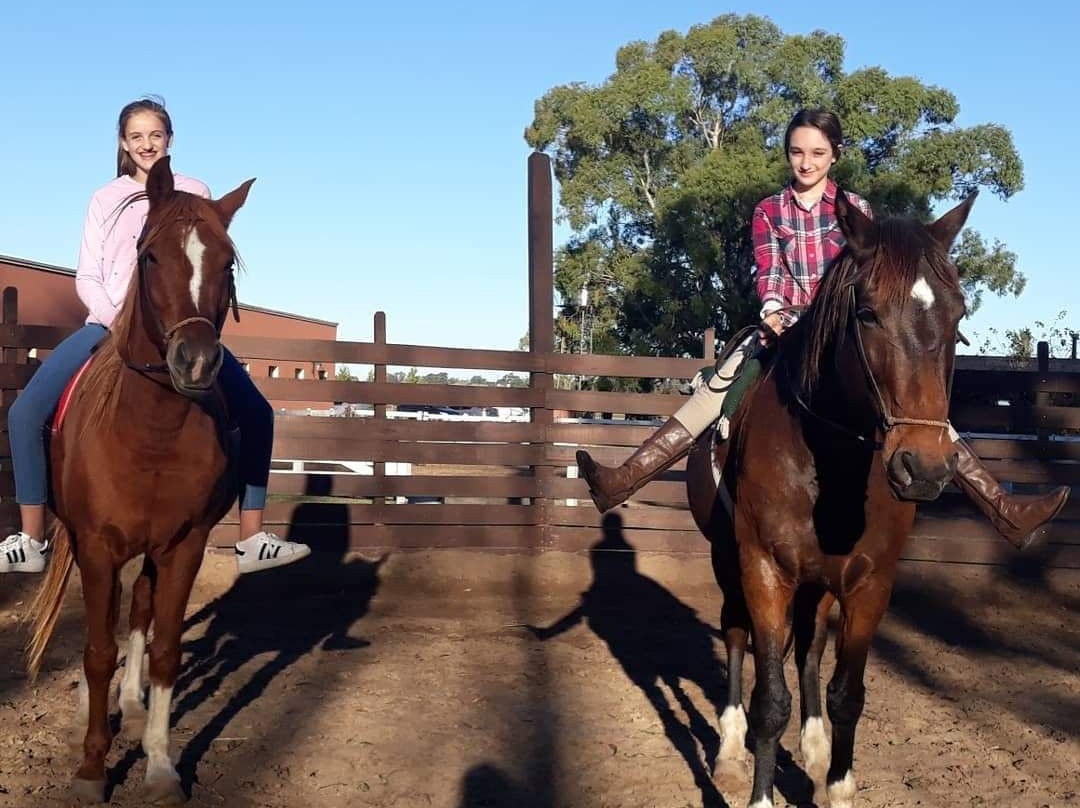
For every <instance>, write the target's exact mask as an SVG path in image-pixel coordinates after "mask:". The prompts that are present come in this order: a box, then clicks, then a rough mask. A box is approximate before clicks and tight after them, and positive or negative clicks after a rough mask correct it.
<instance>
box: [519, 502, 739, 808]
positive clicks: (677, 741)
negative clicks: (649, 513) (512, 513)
mask: <svg viewBox="0 0 1080 808" xmlns="http://www.w3.org/2000/svg"><path fill="white" fill-rule="evenodd" d="M602 530H603V538H602V539H601V540H600V541H598V542H597V543H596V544H594V545H593V546H592V547H591V548H590V550H589V562H590V564H591V566H592V572H593V581H592V585H591V586H590V587H589V589H588V590H586V591H585V592H584V593H582V595H581V602H580V603H579V604H578V605H577V607H575V608H574V609H573V610H572V611H570V612H568V613H567V614H566V615H564V616H563V617H561V618H559V619H558V620H557V621H556V622H555V623H553V624H552V625H550V626H547V627H536V626H530V627H529V630H530V631H531V632H532V633H533V635H534V636H535V637H537V638H538V639H540V640H542V641H546V640H549V639H551V638H553V637H557V636H558V635H560V634H562V633H564V632H566V631H568V630H570V629H571V628H573V627H574V626H576V625H578V624H579V623H582V622H584V623H585V624H587V625H588V627H589V628H590V629H591V630H592V631H593V632H594V633H595V634H596V635H597V636H598V637H599V638H600V639H601V640H603V641H604V643H605V644H606V645H607V646H608V649H609V650H610V651H611V654H612V656H613V657H614V658H615V659H616V660H617V661H618V662H619V664H620V665H621V666H622V669H623V671H624V672H625V673H626V675H627V677H629V679H630V681H632V682H633V683H634V685H636V686H637V687H638V688H639V689H640V690H641V691H642V693H643V694H644V695H645V697H646V698H647V699H648V701H649V703H650V704H651V705H652V707H653V709H654V710H655V711H656V714H657V716H658V717H659V719H660V722H661V724H662V725H663V727H664V734H665V735H666V736H667V738H668V740H669V741H670V742H671V744H672V746H673V747H674V748H675V749H676V750H677V751H678V752H679V754H680V755H681V756H682V758H683V760H685V761H686V765H687V766H688V767H689V769H690V772H691V773H692V775H693V777H694V783H695V785H697V787H698V788H699V789H700V790H701V795H702V799H703V800H704V805H705V808H714V807H716V808H719V806H725V805H726V803H725V802H724V799H723V797H722V796H721V795H720V792H719V791H718V790H717V788H716V786H715V785H714V783H713V781H712V776H711V771H712V770H713V768H714V767H715V765H716V759H717V755H718V753H719V750H720V736H719V734H718V733H717V732H716V730H715V729H713V727H712V725H711V724H710V723H709V721H708V720H706V718H705V716H703V715H702V714H701V711H700V710H699V709H698V708H697V706H696V705H695V704H694V703H693V701H692V700H691V699H690V697H689V695H688V694H687V692H686V690H685V689H684V683H691V684H694V685H696V686H697V687H699V688H700V689H701V691H702V692H703V693H704V694H705V698H706V699H707V700H708V701H709V702H710V703H711V704H712V705H713V709H714V710H715V711H716V713H717V714H718V715H719V713H720V712H721V711H722V710H723V708H724V704H725V702H726V699H727V675H726V666H725V665H724V664H723V663H721V662H720V660H719V659H718V658H717V657H716V654H715V651H714V649H713V638H714V637H717V636H719V632H718V631H717V629H715V628H714V627H712V626H710V625H709V624H708V623H706V622H704V621H703V620H701V619H700V618H699V617H698V615H697V612H696V611H695V610H694V609H692V608H690V607H689V606H687V605H686V604H685V603H683V602H682V601H681V600H679V599H678V598H676V597H675V596H674V595H672V594H671V593H670V592H669V591H668V590H667V589H665V588H664V587H663V586H661V585H660V584H658V583H657V582H656V581H654V580H653V579H652V578H649V577H648V576H646V575H642V574H641V573H640V572H638V570H637V553H636V551H635V550H634V548H633V546H632V545H630V543H629V542H627V540H626V538H625V536H624V535H623V530H622V519H621V518H620V517H619V516H618V515H616V514H608V515H606V516H605V517H604V520H603V526H602ZM664 686H666V688H667V690H668V692H670V693H671V696H672V697H673V698H674V699H675V702H676V703H677V704H678V705H679V706H680V707H681V708H682V710H683V712H684V713H685V714H686V716H687V721H686V722H685V723H684V722H683V721H682V720H681V719H680V718H679V716H678V715H677V714H676V713H675V711H674V710H673V709H672V705H671V703H670V702H669V700H668V697H667V696H666V695H665V693H664V689H663V687H664Z"/></svg>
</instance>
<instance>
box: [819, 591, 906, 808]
mask: <svg viewBox="0 0 1080 808" xmlns="http://www.w3.org/2000/svg"><path fill="white" fill-rule="evenodd" d="M891 591H892V577H891V576H886V575H873V576H871V577H870V578H869V579H868V580H867V581H866V583H865V584H863V585H862V586H860V587H859V589H858V590H856V591H855V592H854V593H852V594H851V595H847V596H845V597H843V598H842V599H841V601H840V607H841V612H842V616H843V627H842V629H841V631H840V636H839V637H838V638H837V644H836V670H835V671H834V672H833V677H832V679H831V680H830V681H829V688H828V693H827V696H826V705H827V707H828V710H829V719H830V720H831V721H832V763H831V765H830V766H829V775H828V784H829V785H828V792H829V806H830V808H853V807H854V805H855V776H854V775H853V774H852V771H851V769H852V764H853V761H854V757H855V727H856V726H857V725H858V723H859V717H860V716H861V715H862V710H863V703H864V702H865V700H866V688H865V686H864V685H863V673H864V672H865V670H866V655H867V652H868V651H869V650H870V641H871V640H872V639H873V636H874V631H876V630H877V626H878V623H879V622H880V621H881V616H882V615H883V614H884V613H885V608H886V607H887V606H888V605H889V594H890V592H891Z"/></svg>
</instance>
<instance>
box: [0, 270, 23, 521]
mask: <svg viewBox="0 0 1080 808" xmlns="http://www.w3.org/2000/svg"><path fill="white" fill-rule="evenodd" d="M18 322H19V290H18V289H16V288H15V287H14V286H8V287H7V288H6V289H4V296H3V308H2V311H0V323H3V324H4V325H17V324H18ZM2 359H3V364H4V365H5V366H6V367H12V368H13V367H14V366H15V365H16V364H17V363H18V361H19V349H18V348H15V347H9V346H5V347H4V349H3V352H2ZM17 383H18V382H12V384H17ZM18 394H19V391H18V390H16V389H14V388H5V389H3V390H0V430H3V434H4V437H5V438H9V439H8V440H6V441H4V443H5V444H6V446H7V447H10V445H11V442H10V436H9V434H8V411H9V410H10V409H11V405H12V404H14V403H15V397H16V396H18ZM10 451H11V450H10V448H8V449H7V452H5V454H8V453H10ZM0 476H2V477H3V478H4V485H3V490H4V491H5V492H7V491H14V490H15V477H14V472H13V467H12V465H11V458H10V457H4V458H3V460H0ZM3 499H4V504H3V505H0V527H2V528H3V530H4V533H5V534H6V533H7V532H8V531H9V529H10V530H14V529H15V527H16V526H17V522H16V521H15V517H16V514H17V513H18V508H17V507H16V506H15V502H14V499H10V498H9V497H8V496H4V498H3Z"/></svg>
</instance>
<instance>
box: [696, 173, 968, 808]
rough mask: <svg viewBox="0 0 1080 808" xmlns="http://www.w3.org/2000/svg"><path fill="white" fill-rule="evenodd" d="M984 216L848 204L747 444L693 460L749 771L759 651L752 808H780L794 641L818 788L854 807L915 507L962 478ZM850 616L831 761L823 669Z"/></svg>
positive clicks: (710, 446)
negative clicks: (776, 803)
mask: <svg viewBox="0 0 1080 808" xmlns="http://www.w3.org/2000/svg"><path fill="white" fill-rule="evenodd" d="M973 201H974V196H972V197H969V198H968V199H967V200H965V201H964V202H963V203H961V204H960V205H958V206H957V207H956V208H954V209H953V210H951V211H950V212H949V213H946V214H945V215H944V216H943V217H942V218H941V219H939V220H938V221H936V222H934V223H933V224H930V225H922V224H919V223H918V222H915V221H911V220H899V219H889V220H885V221H883V222H880V223H878V222H874V221H871V220H870V219H869V218H867V217H866V216H865V215H863V213H862V212H861V211H860V210H859V209H858V208H857V207H855V206H854V205H851V204H850V203H849V202H848V201H847V200H846V199H845V198H844V196H843V194H842V193H840V194H837V202H836V210H837V217H838V219H839V226H840V228H841V230H842V231H843V233H844V235H845V237H846V238H847V248H846V249H845V251H844V253H843V254H842V255H841V256H840V257H839V258H838V260H837V262H836V265H835V266H834V267H833V268H832V269H830V271H829V272H828V273H827V274H826V276H825V277H824V279H823V281H822V283H821V286H820V287H819V289H818V291H817V295H816V297H815V299H814V302H813V303H812V304H811V305H810V307H809V308H808V309H807V310H806V312H805V313H804V315H803V316H802V318H801V319H800V320H799V321H798V322H797V323H796V324H795V325H794V326H792V327H791V328H790V329H789V330H788V331H786V332H785V333H784V334H783V335H782V336H781V337H780V338H779V339H778V340H777V343H776V346H775V352H774V354H773V357H772V359H771V361H769V362H767V371H766V372H765V373H764V374H763V376H762V378H761V380H760V381H759V382H758V383H757V384H756V385H755V386H754V387H753V388H751V389H750V391H749V392H748V393H747V395H746V397H745V399H744V400H743V402H742V403H741V405H740V408H739V411H738V413H737V414H736V417H735V419H734V421H733V424H732V431H731V434H732V437H731V440H730V441H728V442H726V443H724V442H718V441H716V440H715V438H714V436H713V433H712V432H707V433H706V434H705V435H703V436H702V437H701V438H700V439H699V440H698V442H697V444H696V445H695V447H694V450H693V451H692V452H691V455H690V459H689V461H688V468H687V487H688V494H689V499H690V506H691V509H692V510H693V513H694V517H695V519H696V521H697V523H698V526H699V527H700V528H701V530H702V532H703V533H704V534H705V536H706V537H707V538H709V540H710V541H711V542H712V557H713V568H714V571H715V574H716V579H717V582H718V583H719V584H720V587H721V589H722V590H723V592H724V604H723V610H722V613H721V626H722V630H723V635H724V643H725V645H726V646H727V655H728V667H729V675H730V693H729V698H728V704H727V706H726V708H725V710H724V712H723V714H722V715H721V719H720V724H721V731H722V735H723V745H722V749H721V753H720V757H721V758H722V759H731V758H734V757H737V756H739V755H741V753H742V748H743V746H744V743H745V737H746V729H747V719H746V715H745V713H744V712H743V707H742V690H741V677H742V662H743V656H744V653H745V650H746V646H747V636H748V634H752V635H753V653H754V661H755V671H756V676H755V683H754V689H753V693H752V695H751V698H750V713H749V719H750V720H749V725H750V727H751V728H752V729H753V739H752V744H753V747H752V751H753V754H754V784H753V792H752V795H751V798H750V800H751V805H752V808H770V806H772V804H773V803H772V791H773V779H774V773H775V770H776V757H777V746H778V744H779V740H780V736H781V734H782V733H783V731H784V728H785V727H786V726H787V723H788V719H789V717H790V713H791V693H790V692H789V690H788V686H787V683H786V682H785V680H784V669H783V663H784V657H785V655H786V653H787V651H788V650H789V649H790V643H791V642H794V647H795V654H796V662H797V665H798V670H799V688H800V707H801V710H802V734H801V739H802V743H801V747H802V755H803V763H804V765H805V766H806V769H807V772H808V773H809V774H810V776H811V778H812V779H813V780H814V782H815V784H817V785H818V786H822V785H825V786H826V791H827V793H828V798H829V804H830V805H831V806H832V808H851V806H852V805H853V804H854V795H855V780H854V777H853V775H852V771H851V769H852V759H853V755H854V744H855V727H856V724H857V723H858V720H859V716H860V715H861V713H862V708H863V700H864V695H865V689H864V686H863V671H864V668H865V665H866V656H867V651H868V649H869V647H870V641H871V638H872V637H873V634H874V631H875V630H876V628H877V625H878V622H879V621H880V619H881V616H882V614H883V613H884V611H885V608H886V606H887V604H888V602H889V595H890V593H891V591H892V586H893V581H894V579H895V577H896V567H897V560H898V558H899V556H900V550H901V547H902V546H903V544H904V542H905V540H906V539H907V536H908V533H909V532H910V530H911V526H912V523H913V522H914V519H915V500H932V499H935V498H936V497H937V496H938V495H939V494H940V493H941V491H942V489H943V487H944V486H945V484H946V483H947V482H948V480H949V479H950V478H951V477H952V475H953V472H954V471H955V469H956V462H957V454H956V451H955V449H954V448H953V442H952V439H951V438H950V437H949V434H950V428H949V425H948V423H947V421H946V419H947V418H948V411H949V388H950V385H951V380H952V370H953V362H954V355H955V342H956V339H957V325H958V323H959V321H960V318H961V317H962V316H963V314H964V311H965V307H964V296H963V292H962V290H961V287H960V282H959V277H958V275H957V271H956V268H955V267H954V266H953V265H952V264H951V263H950V262H949V258H948V254H949V250H950V247H951V245H952V243H953V240H954V239H955V237H956V235H957V233H958V232H959V231H960V229H961V228H962V227H963V224H964V222H965V220H966V219H967V215H968V211H969V210H970V208H971V204H972V202H973ZM721 479H722V480H723V482H724V485H721V484H720V480H721ZM836 601H838V602H839V603H840V628H839V635H838V638H837V643H836V653H837V662H836V670H835V673H834V674H833V677H832V679H831V681H830V682H829V686H828V693H827V699H826V702H827V706H828V711H829V718H830V720H831V722H832V741H831V749H830V742H829V739H828V738H827V736H826V733H825V728H824V724H823V722H822V719H821V700H820V693H819V689H818V688H819V686H818V666H819V663H820V660H821V655H822V652H823V650H824V647H825V641H826V634H827V630H826V617H827V615H828V612H829V609H830V607H831V606H832V604H833V603H834V602H836ZM789 611H790V612H791V614H792V615H793V617H792V628H791V633H790V634H789V629H788V614H789ZM830 756H831V763H830ZM823 781H824V782H823Z"/></svg>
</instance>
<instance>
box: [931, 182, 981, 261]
mask: <svg viewBox="0 0 1080 808" xmlns="http://www.w3.org/2000/svg"><path fill="white" fill-rule="evenodd" d="M978 195H979V192H978V191H977V190H976V191H975V192H974V193H973V194H971V196H969V197H968V198H967V199H965V200H964V201H963V202H961V203H960V204H959V205H957V206H956V207H955V208H953V209H952V210H950V211H949V212H948V213H946V214H945V215H944V216H942V217H941V218H940V219H938V220H937V221H936V222H934V223H933V224H931V225H928V226H927V228H926V229H927V230H929V231H930V237H931V238H933V239H934V241H936V242H937V243H938V244H939V245H940V246H941V249H943V250H945V252H948V251H949V250H950V249H951V248H952V245H953V242H954V241H955V240H956V236H957V234H958V233H959V232H960V231H961V230H962V229H963V227H964V222H966V221H967V217H968V214H969V213H971V206H972V205H974V204H975V197H977V196H978Z"/></svg>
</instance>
